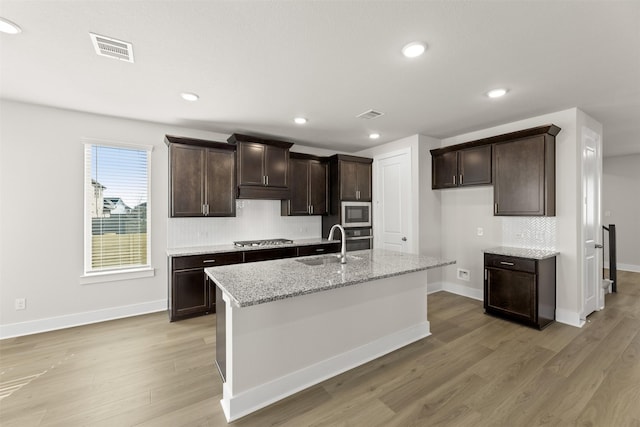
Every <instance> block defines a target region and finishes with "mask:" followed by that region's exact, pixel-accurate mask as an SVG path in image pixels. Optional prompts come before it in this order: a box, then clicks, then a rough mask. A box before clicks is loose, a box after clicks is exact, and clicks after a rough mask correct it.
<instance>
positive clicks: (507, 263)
mask: <svg viewBox="0 0 640 427" xmlns="http://www.w3.org/2000/svg"><path fill="white" fill-rule="evenodd" d="M500 264H502V265H511V266H514V265H515V264H514V263H512V262H506V261H500Z"/></svg>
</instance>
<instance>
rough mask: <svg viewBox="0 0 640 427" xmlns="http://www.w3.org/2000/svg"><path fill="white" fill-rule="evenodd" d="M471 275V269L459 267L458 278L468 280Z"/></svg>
mask: <svg viewBox="0 0 640 427" xmlns="http://www.w3.org/2000/svg"><path fill="white" fill-rule="evenodd" d="M470 276H471V274H470V273H469V270H465V269H463V268H459V269H458V279H460V280H464V281H465V282H468V281H469V280H470V279H471V277H470Z"/></svg>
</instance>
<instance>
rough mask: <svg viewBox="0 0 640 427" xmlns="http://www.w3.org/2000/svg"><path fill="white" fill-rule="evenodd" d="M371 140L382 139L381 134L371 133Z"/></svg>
mask: <svg viewBox="0 0 640 427" xmlns="http://www.w3.org/2000/svg"><path fill="white" fill-rule="evenodd" d="M369 138H370V139H378V138H380V134H379V133H370V134H369Z"/></svg>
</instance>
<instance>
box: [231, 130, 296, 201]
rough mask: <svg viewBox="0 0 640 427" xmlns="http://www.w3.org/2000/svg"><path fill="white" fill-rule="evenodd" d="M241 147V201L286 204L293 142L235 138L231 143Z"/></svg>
mask: <svg viewBox="0 0 640 427" xmlns="http://www.w3.org/2000/svg"><path fill="white" fill-rule="evenodd" d="M227 141H228V142H229V143H230V144H234V145H236V146H237V147H238V163H237V180H238V192H237V195H238V198H239V199H252V198H253V199H276V200H284V199H286V198H288V196H289V173H288V170H289V148H291V146H292V145H293V144H292V143H290V142H284V141H275V140H266V139H261V138H256V137H252V136H248V135H241V134H233V135H231V137H229V139H228V140H227Z"/></svg>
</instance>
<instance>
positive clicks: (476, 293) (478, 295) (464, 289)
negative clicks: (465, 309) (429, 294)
mask: <svg viewBox="0 0 640 427" xmlns="http://www.w3.org/2000/svg"><path fill="white" fill-rule="evenodd" d="M441 290H443V291H446V292H449V293H452V294H456V295H461V296H463V297H467V298H471V299H475V300H478V301H484V290H483V289H475V288H470V287H469V286H464V285H458V284H457V283H451V282H443V283H442V289H441Z"/></svg>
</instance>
